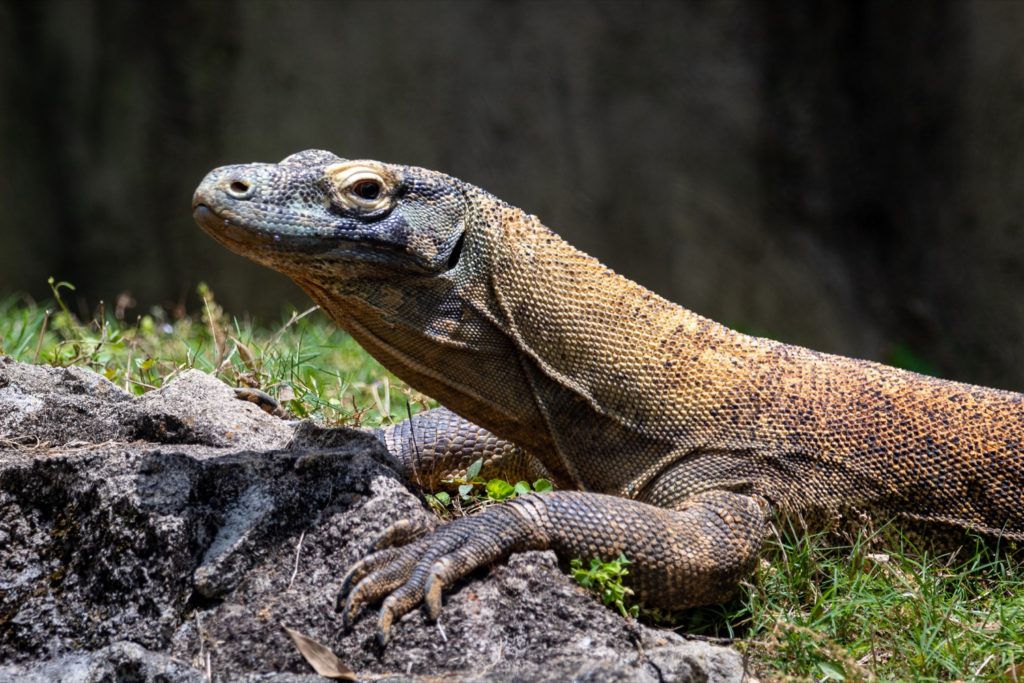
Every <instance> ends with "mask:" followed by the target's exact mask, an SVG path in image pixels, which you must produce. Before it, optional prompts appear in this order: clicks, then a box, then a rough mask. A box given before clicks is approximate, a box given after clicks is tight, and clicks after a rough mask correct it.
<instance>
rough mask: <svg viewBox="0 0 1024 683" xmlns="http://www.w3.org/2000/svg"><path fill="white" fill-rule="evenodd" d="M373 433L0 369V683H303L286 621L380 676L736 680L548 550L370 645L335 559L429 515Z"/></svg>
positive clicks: (699, 649) (230, 401) (726, 667)
mask: <svg viewBox="0 0 1024 683" xmlns="http://www.w3.org/2000/svg"><path fill="white" fill-rule="evenodd" d="M386 462H387V459H386V454H385V453H384V452H383V450H382V449H381V446H380V444H379V443H378V442H377V441H376V439H374V438H373V437H371V436H369V435H367V434H365V433H362V432H359V431H355V430H347V429H332V430H327V429H321V428H319V427H316V426H315V425H312V424H310V423H303V424H301V425H300V426H299V427H298V428H297V429H296V428H294V427H293V426H292V425H291V424H290V423H287V422H285V421H282V420H279V419H278V418H274V417H271V416H269V415H267V414H265V413H263V412H262V411H260V410H259V409H258V408H257V407H256V406H254V405H252V404H250V403H247V402H244V401H238V400H235V398H234V394H233V392H232V391H231V389H230V388H229V387H226V386H225V385H223V384H222V383H220V382H219V381H217V380H215V379H213V378H211V377H208V376H206V375H204V374H202V373H199V372H194V371H193V372H187V373H185V374H183V375H182V376H181V377H180V378H178V379H176V380H174V381H173V382H170V383H168V384H167V385H166V386H165V387H164V388H163V389H161V390H160V391H157V392H153V393H151V394H148V395H146V396H143V397H141V398H133V397H131V396H130V395H128V394H127V393H125V392H123V391H121V390H120V389H118V388H117V387H116V386H114V385H113V384H111V383H109V382H107V381H106V380H104V379H102V378H100V377H99V376H97V375H94V374H93V373H91V372H88V371H86V370H80V369H55V368H43V367H32V366H26V365H20V364H17V363H14V362H12V361H10V360H8V359H0V681H5V680H27V681H44V680H45V681H67V682H71V681H74V682H76V683H77V682H78V681H83V682H87V681H88V682H92V681H106V680H137V681H154V682H155V681H161V682H170V681H199V680H207V671H209V672H210V674H211V675H212V677H213V679H214V680H217V681H228V680H232V681H233V680H250V681H263V680H274V681H312V680H321V679H319V677H317V676H315V675H314V674H312V672H311V669H310V667H309V666H308V665H307V664H306V663H305V661H304V660H303V659H302V658H301V656H300V655H299V654H298V652H297V651H296V650H295V648H294V646H293V645H292V644H291V641H290V640H289V639H288V637H287V636H286V635H285V634H284V632H283V630H282V628H281V627H282V625H288V626H289V627H291V628H294V629H297V630H298V631H300V632H302V633H304V634H306V635H308V636H309V637H311V638H315V639H317V640H319V641H320V642H322V643H324V644H325V645H327V646H328V647H330V648H331V649H333V650H334V651H335V652H336V653H337V654H338V656H339V657H340V658H341V659H342V661H344V662H345V663H346V664H347V665H348V666H350V667H351V668H353V669H354V670H356V671H357V672H359V673H360V674H361V675H374V676H376V677H380V676H384V679H383V680H390V681H410V680H416V681H420V680H427V679H433V678H435V677H437V676H441V675H443V676H444V677H445V678H446V679H447V680H452V681H526V680H529V681H534V680H542V681H543V680H551V681H554V680H558V681H561V680H578V681H618V680H622V681H626V680H629V681H634V680H638V681H685V680H721V681H728V680H740V679H741V678H742V677H743V675H744V673H743V663H742V659H741V657H740V655H739V654H738V653H737V652H735V651H734V650H732V649H729V648H725V647H721V646H716V645H710V644H707V643H703V642H691V641H687V640H685V639H684V638H682V637H680V636H679V635H677V634H675V633H673V632H670V631H662V630H658V629H652V628H649V627H647V626H644V625H642V624H638V623H636V622H632V621H628V620H625V619H623V618H621V617H620V616H618V615H617V614H616V613H614V612H612V611H611V610H608V609H606V608H604V607H602V606H601V605H599V604H598V603H597V602H596V601H595V600H594V598H593V597H592V596H590V595H589V594H588V593H586V592H585V591H583V590H582V589H580V588H579V587H578V586H576V585H575V584H574V583H573V582H572V581H571V579H569V578H568V577H567V576H566V575H565V574H564V573H563V572H561V571H560V570H559V568H558V564H557V561H556V559H555V556H554V555H553V554H551V553H541V552H532V553H523V554H521V555H516V556H514V557H512V558H511V559H510V560H509V561H508V562H506V563H501V564H497V565H495V566H494V567H493V568H491V569H490V570H486V571H480V572H477V574H476V575H474V576H472V577H470V578H469V579H468V580H467V581H464V582H462V583H460V584H459V585H457V586H456V587H455V588H454V589H453V590H452V591H451V592H450V594H449V595H448V596H447V597H446V606H445V610H444V612H443V614H442V616H441V619H440V621H439V623H438V624H433V623H430V622H429V621H428V620H427V619H426V617H425V615H424V614H423V613H422V612H421V611H415V612H413V613H412V614H409V615H408V616H406V617H405V618H404V619H403V620H402V621H401V622H400V623H398V624H396V626H395V628H394V630H393V634H392V639H391V642H390V643H389V644H388V646H387V647H386V648H384V649H383V650H381V649H379V648H377V647H376V646H375V645H374V632H375V621H376V620H375V619H374V618H373V615H372V613H371V614H368V615H366V616H364V617H363V618H362V619H361V620H359V621H358V622H357V623H356V626H355V628H354V629H353V630H352V632H351V633H342V631H341V622H340V619H339V617H338V616H337V615H336V614H335V612H334V609H333V602H334V596H335V595H336V593H337V591H338V589H339V587H340V584H341V577H342V575H343V573H344V570H345V568H346V567H348V566H349V564H351V563H352V562H353V561H355V560H356V559H358V558H359V557H361V556H362V555H363V554H364V553H365V552H366V551H367V550H368V549H369V547H370V546H371V545H372V543H373V541H374V539H375V538H376V536H377V534H378V533H380V532H381V531H382V530H383V529H384V528H386V527H387V526H388V525H389V524H391V523H392V522H394V521H395V520H397V519H400V518H403V517H410V516H416V515H422V516H427V515H429V514H430V513H429V512H428V511H427V510H426V508H425V507H424V505H423V504H422V503H421V501H420V500H419V499H418V498H417V497H416V496H414V495H413V494H412V493H410V491H409V490H408V489H407V488H406V486H405V485H404V483H403V482H402V481H401V480H400V479H399V478H398V476H397V475H396V474H395V473H394V472H393V471H391V470H390V469H389V468H388V467H387V466H386Z"/></svg>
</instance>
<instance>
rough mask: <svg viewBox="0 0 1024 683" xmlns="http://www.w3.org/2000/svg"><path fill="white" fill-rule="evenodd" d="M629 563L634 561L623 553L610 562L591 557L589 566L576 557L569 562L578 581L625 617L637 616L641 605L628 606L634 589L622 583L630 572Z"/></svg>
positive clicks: (571, 570) (573, 576)
mask: <svg viewBox="0 0 1024 683" xmlns="http://www.w3.org/2000/svg"><path fill="white" fill-rule="evenodd" d="M629 564H632V563H631V562H630V561H629V560H628V559H626V556H625V555H623V554H621V553H620V554H619V556H618V557H616V558H615V559H614V560H610V561H608V562H602V561H601V558H599V557H594V558H591V560H590V567H588V568H584V567H583V560H581V559H579V558H575V559H573V560H572V561H571V562H570V563H569V571H570V573H571V574H572V578H574V579H576V583H578V584H579V585H581V586H583V587H584V588H586V589H588V590H591V591H593V592H594V593H597V594H598V595H599V596H600V597H601V602H602V603H604V604H605V605H607V606H609V607H615V608H616V609H617V610H619V613H620V614H622V616H624V617H636V616H637V614H639V613H640V606H639V605H629V606H628V607H627V606H626V602H627V600H628V599H629V596H631V595H633V591H632V589H630V588H627V587H626V586H624V585H622V579H623V578H625V576H626V575H627V574H629V570H628V569H626V566H627V565H629Z"/></svg>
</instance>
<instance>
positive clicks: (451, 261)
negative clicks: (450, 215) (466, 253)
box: [448, 230, 466, 270]
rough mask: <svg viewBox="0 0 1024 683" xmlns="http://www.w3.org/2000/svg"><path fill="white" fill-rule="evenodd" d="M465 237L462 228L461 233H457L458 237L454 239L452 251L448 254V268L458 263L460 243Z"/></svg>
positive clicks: (460, 254) (460, 253) (460, 252)
mask: <svg viewBox="0 0 1024 683" xmlns="http://www.w3.org/2000/svg"><path fill="white" fill-rule="evenodd" d="M465 239H466V231H465V230H463V231H462V234H461V235H459V239H457V240H455V246H454V247H452V253H451V254H449V255H448V270H451V269H452V268H454V267H455V266H457V265H459V258H460V257H461V256H462V243H463V242H464V241H465Z"/></svg>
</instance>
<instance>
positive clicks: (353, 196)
mask: <svg viewBox="0 0 1024 683" xmlns="http://www.w3.org/2000/svg"><path fill="white" fill-rule="evenodd" d="M324 174H325V176H326V177H327V180H328V181H329V183H330V185H331V188H332V189H331V192H330V194H331V202H332V203H334V204H335V205H337V206H339V208H342V209H346V210H353V209H354V210H357V211H361V212H376V211H379V210H381V209H385V208H387V207H388V206H390V204H391V202H392V194H393V187H394V185H395V183H394V181H393V180H392V179H391V178H389V177H388V174H387V173H386V171H385V172H382V171H379V170H378V169H376V168H374V167H372V166H369V165H367V164H365V163H361V162H346V163H341V164H335V165H333V166H328V167H327V168H326V169H324Z"/></svg>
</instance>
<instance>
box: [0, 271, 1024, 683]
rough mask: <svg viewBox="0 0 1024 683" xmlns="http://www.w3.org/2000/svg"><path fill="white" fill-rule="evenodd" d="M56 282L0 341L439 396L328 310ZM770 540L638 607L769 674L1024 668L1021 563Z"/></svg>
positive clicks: (109, 359) (295, 389) (276, 389)
mask: <svg viewBox="0 0 1024 683" xmlns="http://www.w3.org/2000/svg"><path fill="white" fill-rule="evenodd" d="M53 286H54V294H55V299H54V300H52V301H51V302H48V303H43V304H37V303H33V302H31V301H27V300H24V299H18V298H8V299H5V300H0V353H4V354H7V355H10V356H13V357H14V358H15V359H17V360H20V361H25V362H35V363H49V364H54V365H81V366H85V367H88V368H91V369H92V370H95V371H96V372H99V373H100V374H103V375H105V376H106V377H107V378H108V379H110V380H111V381H113V382H115V383H117V384H118V385H120V386H122V387H124V388H125V389H126V390H128V391H130V392H133V393H136V394H139V393H143V392H145V391H148V390H150V389H153V388H156V387H159V386H161V385H162V384H163V383H165V382H167V381H168V380H169V379H171V378H173V377H174V376H176V375H178V374H180V373H181V372H182V371H184V370H185V369H188V368H198V369H200V370H204V371H206V372H211V373H214V374H216V375H217V376H219V377H220V378H221V379H223V380H224V381H226V382H227V383H229V384H231V385H233V386H253V387H257V388H261V389H263V390H265V391H267V392H269V393H270V394H271V395H273V396H275V397H277V398H278V399H279V400H283V401H284V402H285V404H286V406H287V407H288V408H289V409H290V410H291V411H292V412H293V413H295V414H297V415H300V416H308V417H313V418H315V419H318V420H320V421H322V422H324V423H327V424H331V425H367V426H375V425H378V424H382V423H388V422H391V421H395V420H402V419H405V418H406V416H407V414H408V412H410V411H411V412H417V411H419V410H421V409H423V408H426V407H429V406H430V405H431V403H430V402H429V401H428V399H426V397H424V396H422V395H420V394H418V393H417V392H415V391H413V390H411V389H410V388H409V387H407V386H406V385H405V384H403V383H402V382H400V381H399V380H397V379H396V378H395V377H393V376H392V375H390V374H389V373H388V372H386V371H385V370H384V369H383V368H382V367H380V366H379V365H378V364H377V363H376V362H375V361H373V360H372V359H371V358H370V357H369V356H368V355H367V354H366V353H364V352H363V351H362V350H361V349H359V347H358V346H357V345H356V344H355V343H354V342H353V341H352V339H351V338H350V337H348V336H347V335H346V334H344V333H343V332H340V331H339V330H337V329H336V328H335V327H334V326H333V325H332V324H331V323H330V322H329V321H328V320H327V319H326V318H325V317H324V316H323V315H322V314H320V313H319V312H315V311H313V312H309V311H307V312H303V313H296V314H289V315H287V316H285V317H284V318H282V319H281V320H280V321H277V322H274V323H273V324H258V323H255V322H253V321H251V320H248V319H236V318H233V317H231V316H229V315H227V314H226V313H225V312H224V311H223V310H222V309H221V307H220V306H219V305H218V304H217V302H216V300H215V298H214V296H213V294H212V293H211V292H209V290H207V289H206V288H200V295H201V298H202V300H203V301H204V304H203V306H202V307H201V310H197V311H193V312H192V314H191V315H181V316H178V317H175V316H172V315H170V314H169V313H167V312H164V311H160V310H154V311H151V312H150V313H149V314H147V315H143V316H141V317H133V318H128V319H125V318H124V316H123V315H122V316H118V315H117V313H118V311H116V310H115V311H109V310H107V311H97V313H96V315H95V316H94V318H93V319H92V320H89V321H80V320H78V319H76V318H75V316H73V315H71V313H70V312H69V311H68V310H67V309H66V308H65V306H64V305H63V304H62V303H61V299H60V295H61V294H64V293H66V289H67V287H65V286H62V285H60V284H59V283H54V285H53ZM407 402H408V404H409V408H407V407H406V404H407ZM464 483H465V484H466V485H469V484H470V483H472V484H474V486H475V487H476V488H474V490H473V491H472V492H467V496H469V497H470V498H472V497H473V496H477V497H478V498H483V497H489V496H490V495H491V491H490V489H488V488H486V485H487V484H490V482H482V481H481V482H476V481H475V480H474V481H473V482H469V481H467V482H464ZM477 484H479V486H477ZM505 488H511V489H512V493H509V492H508V491H505V490H504V488H503V489H502V490H501V491H498V489H497V488H495V492H496V493H495V494H494V495H499V497H500V495H505V494H507V495H514V494H515V487H514V486H512V485H511V484H509V485H508V487H505ZM477 489H479V490H477ZM448 500H449V502H450V504H455V503H459V502H460V501H461V498H459V497H458V496H455V495H452V496H449V498H448ZM473 500H475V498H473ZM470 502H472V501H470ZM441 507H442V508H444V509H445V510H446V509H447V506H441ZM769 546H770V547H769V549H768V552H767V554H766V557H765V560H764V561H763V562H762V564H761V566H760V568H759V570H758V571H757V573H756V575H755V576H754V577H753V578H752V580H751V581H750V582H749V583H748V584H747V585H746V586H745V587H744V590H743V594H742V595H741V596H740V597H738V598H737V599H735V600H734V601H732V602H730V603H728V604H726V605H721V606H715V607H709V608H702V609H696V610H688V611H687V612H684V613H681V614H675V615H665V614H660V613H658V612H657V611H655V610H641V611H640V614H641V618H643V619H647V620H649V621H657V622H659V623H663V624H670V625H673V626H674V627H676V628H678V629H679V630H680V631H681V632H684V633H690V634H703V635H706V636H712V637H724V638H730V639H731V638H737V640H736V641H735V644H736V646H737V647H739V648H740V649H741V650H742V651H743V652H744V653H746V654H747V655H748V656H749V658H750V659H749V662H750V667H751V668H752V670H753V671H754V672H755V673H756V674H757V675H758V676H759V677H760V678H761V679H762V680H778V679H796V680H818V681H821V680H839V679H847V680H872V679H876V680H943V681H944V680H955V679H963V680H991V679H1001V680H1016V679H1017V678H1020V679H1021V680H1024V566H1022V564H1021V561H1020V560H1017V559H1014V558H1012V557H1006V556H1004V555H1002V554H1000V553H999V552H995V551H993V550H991V549H986V548H978V549H976V550H973V551H972V552H961V553H960V554H959V555H957V556H956V557H953V558H949V557H944V558H935V557H930V556H929V555H927V554H925V553H919V552H915V551H913V550H912V549H910V548H908V547H905V546H904V545H902V544H901V543H896V544H895V545H894V546H892V545H890V546H880V545H879V544H877V543H871V542H868V541H867V540H865V539H864V538H859V539H856V540H854V541H852V542H850V543H846V544H842V545H835V544H833V543H832V542H831V541H830V540H829V539H828V538H827V537H825V536H820V535H818V536H807V535H800V534H786V535H784V536H782V537H777V538H775V539H773V540H772V541H771V542H770V543H769ZM627 559H628V558H627ZM589 561H590V558H586V562H589ZM578 569H579V570H580V571H589V570H588V569H587V568H586V566H585V565H584V564H581V565H580V566H579V567H578ZM606 583H607V582H606ZM623 597H625V596H623ZM613 602H614V601H613ZM628 607H629V605H628V601H626V602H625V608H626V609H627V610H628ZM1015 677H1016V678H1015Z"/></svg>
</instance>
